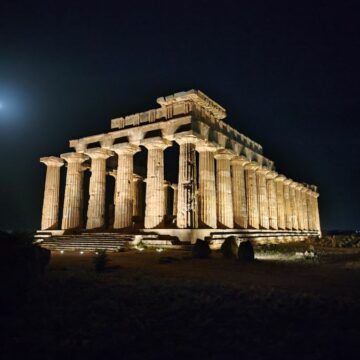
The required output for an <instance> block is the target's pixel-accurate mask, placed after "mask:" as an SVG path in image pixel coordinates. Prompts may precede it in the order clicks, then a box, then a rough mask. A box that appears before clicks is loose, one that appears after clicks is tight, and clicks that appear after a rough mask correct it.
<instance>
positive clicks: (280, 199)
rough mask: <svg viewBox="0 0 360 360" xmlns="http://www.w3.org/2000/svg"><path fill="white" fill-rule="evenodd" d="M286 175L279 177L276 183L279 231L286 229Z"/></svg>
mask: <svg viewBox="0 0 360 360" xmlns="http://www.w3.org/2000/svg"><path fill="white" fill-rule="evenodd" d="M285 179H286V178H285V176H284V175H279V176H277V177H276V178H275V179H274V181H275V185H276V203H277V222H278V229H281V230H285V229H286V216H285V201H284V181H285Z"/></svg>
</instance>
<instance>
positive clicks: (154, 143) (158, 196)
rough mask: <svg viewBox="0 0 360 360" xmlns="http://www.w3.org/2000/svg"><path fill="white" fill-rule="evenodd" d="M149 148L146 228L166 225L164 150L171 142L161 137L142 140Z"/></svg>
mask: <svg viewBox="0 0 360 360" xmlns="http://www.w3.org/2000/svg"><path fill="white" fill-rule="evenodd" d="M141 144H142V145H144V146H145V147H146V148H147V150H148V159H147V178H146V198H145V223H144V226H145V228H146V229H153V228H160V227H163V226H164V220H165V214H166V212H165V206H164V196H165V194H164V150H165V149H166V148H167V147H168V146H170V145H171V142H170V141H168V140H165V139H162V138H160V137H157V138H149V139H145V140H142V142H141Z"/></svg>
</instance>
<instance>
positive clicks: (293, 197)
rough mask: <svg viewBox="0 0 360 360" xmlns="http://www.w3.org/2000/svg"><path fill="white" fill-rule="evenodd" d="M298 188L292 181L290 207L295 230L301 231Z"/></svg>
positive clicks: (290, 185)
mask: <svg viewBox="0 0 360 360" xmlns="http://www.w3.org/2000/svg"><path fill="white" fill-rule="evenodd" d="M296 186H297V183H296V182H294V181H291V183H290V184H289V192H290V207H291V223H292V228H293V230H298V229H299V222H298V212H297V207H296V189H295V188H296Z"/></svg>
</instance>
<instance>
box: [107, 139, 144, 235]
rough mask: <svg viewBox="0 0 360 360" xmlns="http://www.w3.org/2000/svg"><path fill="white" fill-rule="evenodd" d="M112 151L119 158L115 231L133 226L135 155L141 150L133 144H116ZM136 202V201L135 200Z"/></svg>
mask: <svg viewBox="0 0 360 360" xmlns="http://www.w3.org/2000/svg"><path fill="white" fill-rule="evenodd" d="M112 150H113V151H114V152H115V153H116V154H117V156H118V167H117V176H116V185H115V215H114V229H124V228H127V227H130V226H132V217H133V212H134V199H137V198H136V197H135V196H134V195H135V194H134V184H133V176H134V154H135V153H136V152H138V151H140V148H139V147H138V146H136V145H131V144H127V143H124V144H116V145H114V146H113V147H112ZM135 201H136V200H135Z"/></svg>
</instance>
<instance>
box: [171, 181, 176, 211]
mask: <svg viewBox="0 0 360 360" xmlns="http://www.w3.org/2000/svg"><path fill="white" fill-rule="evenodd" d="M171 188H172V190H173V207H172V215H173V217H176V215H177V208H178V207H177V202H178V186H177V184H171Z"/></svg>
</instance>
